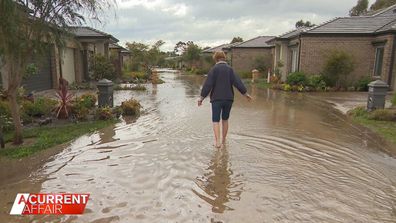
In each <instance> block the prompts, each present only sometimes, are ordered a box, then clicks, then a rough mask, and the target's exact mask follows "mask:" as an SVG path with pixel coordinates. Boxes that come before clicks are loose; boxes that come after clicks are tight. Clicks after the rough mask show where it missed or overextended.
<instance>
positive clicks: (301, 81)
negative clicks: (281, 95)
mask: <svg viewBox="0 0 396 223" xmlns="http://www.w3.org/2000/svg"><path fill="white" fill-rule="evenodd" d="M286 83H287V84H290V85H304V86H305V85H308V78H307V76H306V75H305V74H304V73H303V72H294V73H291V74H289V76H287V79H286Z"/></svg>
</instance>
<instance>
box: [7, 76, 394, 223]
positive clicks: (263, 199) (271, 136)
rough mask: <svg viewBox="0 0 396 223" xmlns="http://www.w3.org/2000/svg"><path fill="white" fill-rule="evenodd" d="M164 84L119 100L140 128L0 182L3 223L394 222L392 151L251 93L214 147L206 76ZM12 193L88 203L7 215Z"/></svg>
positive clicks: (343, 126)
mask: <svg viewBox="0 0 396 223" xmlns="http://www.w3.org/2000/svg"><path fill="white" fill-rule="evenodd" d="M162 78H163V79H164V80H165V81H166V83H165V84H163V85H159V86H157V87H150V88H149V90H148V91H147V92H134V91H133V92H132V91H124V92H117V93H116V95H115V100H116V103H120V102H121V101H123V100H125V99H128V98H130V97H135V98H138V99H139V100H141V103H142V105H143V107H144V110H145V112H144V114H143V115H142V116H141V117H140V118H138V119H137V120H124V121H123V122H122V123H119V124H117V125H116V126H113V127H111V128H107V129H105V130H103V131H100V132H97V133H94V134H92V135H86V136H83V137H81V138H79V139H77V140H76V141H74V142H73V143H71V145H69V146H67V147H66V148H65V149H64V150H62V151H61V152H60V153H58V154H57V155H55V156H54V157H53V158H51V159H49V160H48V161H46V162H45V163H44V164H43V166H42V167H41V168H38V169H37V170H34V171H33V172H32V173H31V175H30V177H29V178H27V179H22V180H19V181H15V182H8V183H2V182H0V198H1V199H0V211H1V212H0V222H95V223H98V222H150V223H152V222H237V223H239V222H368V223H375V222H396V190H395V189H396V160H395V158H393V157H394V156H393V155H392V154H394V152H393V151H394V150H395V149H394V148H392V147H391V146H389V145H386V144H385V143H384V142H382V141H381V140H380V139H379V138H378V137H376V136H375V135H372V134H371V133H370V132H368V131H366V130H364V129H362V128H359V127H357V126H355V125H352V124H351V122H350V121H349V120H348V119H347V118H346V117H345V116H343V115H342V114H341V113H340V112H337V111H336V110H333V109H332V108H331V107H330V105H328V104H326V103H323V102H320V101H318V100H314V99H312V97H307V96H304V95H302V94H292V93H285V92H279V91H272V90H266V91H264V90H258V89H255V88H253V89H251V90H250V91H251V94H252V95H253V96H254V98H255V99H254V100H253V101H252V102H251V103H249V102H247V101H246V100H245V99H244V98H242V97H241V96H240V95H237V96H236V100H235V102H234V107H233V110H232V112H231V120H230V133H229V138H228V143H227V146H226V147H224V148H222V149H215V148H214V147H213V146H212V144H213V136H212V131H211V117H210V104H209V103H208V101H205V102H204V106H203V107H200V108H198V107H197V105H196V99H197V96H198V95H199V91H200V86H201V83H202V78H200V77H191V76H181V75H179V74H174V73H171V72H166V73H163V74H162ZM24 165H26V166H27V165H29V163H25V164H24ZM24 165H21V166H20V167H19V168H25V166H24ZM1 168H7V167H5V166H1ZM5 182H7V181H5ZM18 192H30V193H34V192H43V193H44V192H47V193H56V192H70V193H90V194H91V196H90V200H89V202H88V205H87V209H86V211H85V214H84V215H80V216H55V217H54V216H25V217H14V216H9V215H8V213H9V211H10V209H11V205H12V203H13V200H14V198H15V195H16V193H18Z"/></svg>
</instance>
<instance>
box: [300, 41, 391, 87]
mask: <svg viewBox="0 0 396 223" xmlns="http://www.w3.org/2000/svg"><path fill="white" fill-rule="evenodd" d="M301 40H302V41H301V54H300V71H303V72H305V73H307V74H319V73H321V72H322V71H323V68H324V65H325V63H326V60H327V56H328V55H329V53H330V52H331V51H332V50H343V51H345V52H347V53H349V54H350V55H352V56H353V58H354V61H355V70H354V71H353V72H352V78H353V79H357V78H359V77H362V76H367V75H371V76H372V75H373V73H374V62H375V61H374V60H375V46H374V45H373V41H381V40H387V42H386V43H385V51H384V60H383V70H382V78H383V79H384V80H387V77H388V73H389V68H390V63H391V60H390V58H391V49H392V44H393V41H392V36H391V35H387V36H379V37H376V38H375V37H356V36H355V37H334V36H332V37H312V36H311V37H308V36H303V37H302V39H301Z"/></svg>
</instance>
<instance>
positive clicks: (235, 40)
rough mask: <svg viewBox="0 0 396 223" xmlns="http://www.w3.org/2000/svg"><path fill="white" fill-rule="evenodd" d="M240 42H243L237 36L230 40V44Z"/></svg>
mask: <svg viewBox="0 0 396 223" xmlns="http://www.w3.org/2000/svg"><path fill="white" fill-rule="evenodd" d="M242 42H243V39H242V37H239V36H237V37H234V38H232V40H231V43H230V44H233V43H242Z"/></svg>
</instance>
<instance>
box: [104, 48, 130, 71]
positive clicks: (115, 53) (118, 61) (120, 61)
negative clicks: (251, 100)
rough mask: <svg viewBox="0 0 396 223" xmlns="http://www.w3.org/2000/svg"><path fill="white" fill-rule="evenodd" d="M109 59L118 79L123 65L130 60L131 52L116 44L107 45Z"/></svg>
mask: <svg viewBox="0 0 396 223" xmlns="http://www.w3.org/2000/svg"><path fill="white" fill-rule="evenodd" d="M109 50H110V59H111V61H112V63H113V65H114V68H115V70H116V75H117V76H118V77H120V76H121V75H122V70H123V68H124V66H125V64H126V63H127V62H128V61H129V60H130V59H131V52H130V51H129V50H127V49H125V48H124V47H122V46H120V45H118V44H117V43H111V44H110V45H109Z"/></svg>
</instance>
